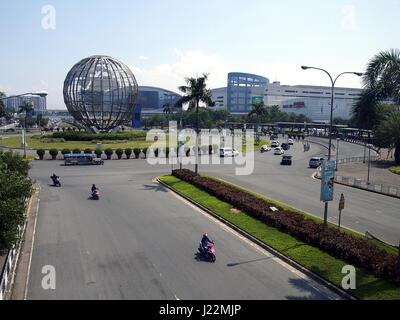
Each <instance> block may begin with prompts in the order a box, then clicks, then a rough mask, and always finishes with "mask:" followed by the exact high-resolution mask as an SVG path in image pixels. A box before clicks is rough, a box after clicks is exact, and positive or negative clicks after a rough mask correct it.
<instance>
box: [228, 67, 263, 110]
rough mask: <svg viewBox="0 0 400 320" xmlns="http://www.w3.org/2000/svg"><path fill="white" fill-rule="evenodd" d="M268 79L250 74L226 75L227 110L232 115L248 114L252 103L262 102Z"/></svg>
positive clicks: (232, 73) (233, 73)
mask: <svg viewBox="0 0 400 320" xmlns="http://www.w3.org/2000/svg"><path fill="white" fill-rule="evenodd" d="M268 84H269V79H267V78H264V77H262V76H258V75H255V74H250V73H241V72H231V73H229V74H228V86H227V109H228V111H229V112H232V113H248V112H249V111H250V110H251V109H252V103H254V102H256V101H263V98H264V94H265V90H266V88H267V86H268Z"/></svg>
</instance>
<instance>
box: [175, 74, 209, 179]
mask: <svg viewBox="0 0 400 320" xmlns="http://www.w3.org/2000/svg"><path fill="white" fill-rule="evenodd" d="M207 80H208V75H207V74H203V76H202V77H198V78H186V79H185V82H186V84H187V85H186V86H180V87H179V90H180V91H181V92H182V93H184V94H185V95H184V96H183V97H182V98H180V99H179V100H178V101H177V103H176V105H180V106H182V105H183V104H185V103H189V106H190V105H192V106H194V107H195V108H196V150H195V156H196V163H195V173H196V174H198V171H199V168H198V167H199V164H198V153H199V145H198V144H199V143H198V135H199V104H200V102H203V103H205V104H206V105H208V106H211V105H213V104H214V103H213V101H212V98H211V97H212V95H211V91H210V90H209V89H207V84H206V82H207Z"/></svg>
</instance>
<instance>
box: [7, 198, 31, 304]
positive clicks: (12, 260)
mask: <svg viewBox="0 0 400 320" xmlns="http://www.w3.org/2000/svg"><path fill="white" fill-rule="evenodd" d="M28 202H29V199H25V214H26V210H27V208H28ZM25 216H26V215H25ZM26 223H27V219H25V222H24V224H23V225H22V226H19V234H20V238H19V241H18V244H17V246H14V247H13V248H12V249H11V250H8V253H7V257H6V260H5V262H4V265H3V266H2V269H1V274H0V300H4V299H5V297H6V292H7V287H8V285H9V282H10V280H12V279H10V276H11V273H12V272H13V269H14V268H15V266H16V263H17V260H18V255H19V252H20V250H21V245H22V241H23V236H24V234H25V228H26Z"/></svg>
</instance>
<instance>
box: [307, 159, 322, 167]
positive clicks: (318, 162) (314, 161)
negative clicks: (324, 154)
mask: <svg viewBox="0 0 400 320" xmlns="http://www.w3.org/2000/svg"><path fill="white" fill-rule="evenodd" d="M323 161H324V158H321V157H312V158H311V159H310V161H309V162H308V166H309V167H310V168H318V167H319V166H320V165H321V164H322V162H323Z"/></svg>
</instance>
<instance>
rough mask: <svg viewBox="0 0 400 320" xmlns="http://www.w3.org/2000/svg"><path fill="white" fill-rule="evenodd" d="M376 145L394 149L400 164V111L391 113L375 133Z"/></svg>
mask: <svg viewBox="0 0 400 320" xmlns="http://www.w3.org/2000/svg"><path fill="white" fill-rule="evenodd" d="M374 144H375V145H376V146H378V147H383V148H389V149H392V148H394V149H395V151H394V159H395V162H396V164H400V111H397V110H396V111H394V112H390V113H389V114H388V115H387V116H386V118H385V119H384V120H383V121H382V122H381V123H380V125H379V126H378V128H377V129H376V130H375V131H374Z"/></svg>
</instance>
